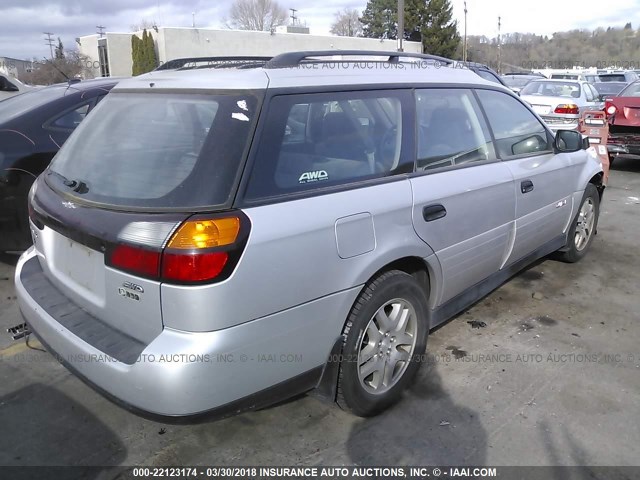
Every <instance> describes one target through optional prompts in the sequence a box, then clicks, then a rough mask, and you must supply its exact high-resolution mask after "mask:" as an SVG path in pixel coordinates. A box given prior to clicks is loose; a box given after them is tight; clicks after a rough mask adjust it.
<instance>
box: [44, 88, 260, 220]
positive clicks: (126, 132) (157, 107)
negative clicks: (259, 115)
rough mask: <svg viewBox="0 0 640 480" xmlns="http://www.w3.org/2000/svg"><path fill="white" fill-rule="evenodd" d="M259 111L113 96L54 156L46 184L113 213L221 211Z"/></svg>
mask: <svg viewBox="0 0 640 480" xmlns="http://www.w3.org/2000/svg"><path fill="white" fill-rule="evenodd" d="M256 108H257V99H256V98H255V97H254V96H252V95H249V94H242V95H200V94H164V93H145V94H142V93H111V94H109V95H107V97H106V98H105V100H103V101H102V102H101V103H100V104H99V105H98V106H97V107H96V108H95V109H94V111H93V112H92V114H91V115H89V116H88V117H87V120H86V121H84V122H83V123H82V124H81V125H80V127H79V128H78V129H77V130H76V132H75V133H74V134H73V135H72V136H71V137H70V138H69V140H68V141H67V143H65V144H64V146H63V147H62V149H61V150H60V151H59V152H58V154H57V155H56V157H55V158H54V160H53V162H52V164H51V166H50V168H49V172H48V175H47V177H46V178H47V181H48V182H49V183H50V184H52V185H53V186H54V187H55V188H57V189H59V190H61V191H65V192H67V193H69V194H71V195H74V196H76V197H78V199H80V200H87V201H89V202H97V203H100V204H103V205H107V206H109V205H112V206H115V207H118V208H122V207H133V208H160V209H164V208H185V207H187V208H191V207H210V206H217V205H223V204H225V203H226V202H227V201H228V199H229V197H230V195H231V190H232V186H233V184H234V180H235V179H236V177H237V174H238V171H239V168H240V165H241V163H242V161H241V160H242V157H243V155H244V152H245V149H246V147H247V144H248V141H249V138H250V132H251V129H252V127H253V123H254V119H255V117H256Z"/></svg>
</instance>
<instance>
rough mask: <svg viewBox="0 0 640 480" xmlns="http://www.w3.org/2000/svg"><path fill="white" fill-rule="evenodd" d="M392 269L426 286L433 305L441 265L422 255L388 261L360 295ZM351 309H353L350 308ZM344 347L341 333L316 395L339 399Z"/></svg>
mask: <svg viewBox="0 0 640 480" xmlns="http://www.w3.org/2000/svg"><path fill="white" fill-rule="evenodd" d="M436 269H438V270H436ZM391 270H400V271H402V272H405V273H407V274H409V275H411V276H412V277H413V278H414V279H415V280H416V281H417V282H418V284H420V286H422V287H423V288H424V292H425V302H426V305H427V306H430V305H432V302H434V301H435V298H434V297H435V294H436V289H435V286H436V285H437V284H438V283H437V282H438V280H437V273H436V271H439V265H434V264H433V263H432V262H429V261H427V260H426V259H424V258H422V257H418V256H411V255H409V256H405V257H401V258H398V259H396V260H393V261H391V262H388V263H387V264H385V265H384V266H382V267H380V268H379V269H378V270H376V271H375V272H374V273H373V274H372V275H371V276H370V278H369V279H368V280H367V282H366V283H365V284H364V285H363V286H362V289H361V290H360V292H358V297H359V296H360V294H361V293H362V292H363V291H364V290H365V289H366V288H367V286H368V285H369V284H370V283H371V282H372V281H373V280H374V279H375V278H377V277H379V276H380V275H382V274H384V273H385V272H388V271H391ZM358 297H356V300H355V301H357V298H358ZM354 303H355V302H354ZM352 307H353V306H352ZM349 311H351V309H349ZM347 321H348V315H347V317H345V319H344V324H346V322H347ZM429 322H430V318H429ZM430 327H431V326H430V325H429V326H428V327H427V328H429V329H430ZM342 347H343V339H342V336H341V335H340V336H339V337H338V338H336V341H335V343H334V344H333V347H332V348H331V352H330V353H329V358H328V359H327V362H326V363H325V366H324V369H323V372H322V376H321V378H320V381H319V382H318V385H317V387H316V389H315V390H314V394H315V395H317V396H319V397H320V398H322V399H325V400H329V401H331V402H335V401H336V399H337V387H338V373H339V365H340V362H337V361H335V360H336V359H338V358H340V357H341V355H342V354H343V350H342Z"/></svg>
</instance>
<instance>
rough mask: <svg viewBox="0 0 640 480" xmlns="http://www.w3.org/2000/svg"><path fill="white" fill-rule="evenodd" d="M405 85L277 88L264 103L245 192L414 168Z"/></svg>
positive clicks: (252, 195) (281, 190) (298, 188)
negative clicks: (283, 91) (306, 90)
mask: <svg viewBox="0 0 640 480" xmlns="http://www.w3.org/2000/svg"><path fill="white" fill-rule="evenodd" d="M410 98H411V95H410V93H409V92H408V91H372V92H344V93H340V92H336V93H328V94H307V95H281V96H276V97H274V98H273V99H272V100H271V102H270V105H269V107H268V112H267V118H266V121H265V128H264V130H263V131H262V134H261V137H260V140H259V141H258V144H257V149H256V155H255V159H254V163H253V165H254V166H253V170H252V172H251V175H250V177H249V182H248V186H247V192H246V195H245V197H246V198H247V199H248V200H251V199H257V198H263V197H272V196H278V195H283V194H288V193H297V192H304V191H308V190H313V189H317V188H323V187H329V186H336V185H342V184H348V183H353V182H358V181H362V180H367V179H374V178H380V177H385V176H389V175H393V174H395V173H408V172H410V171H412V170H413V161H412V160H411V155H410V152H409V148H406V145H405V144H406V138H405V135H404V133H403V132H404V130H403V125H409V126H410V125H411V122H410V112H409V110H408V109H407V108H406V107H405V105H407V102H408V101H409V99H410Z"/></svg>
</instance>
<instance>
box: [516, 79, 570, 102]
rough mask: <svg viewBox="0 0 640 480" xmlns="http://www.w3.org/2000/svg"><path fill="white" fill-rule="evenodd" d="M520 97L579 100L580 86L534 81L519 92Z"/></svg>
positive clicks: (568, 83)
mask: <svg viewBox="0 0 640 480" xmlns="http://www.w3.org/2000/svg"><path fill="white" fill-rule="evenodd" d="M520 95H537V96H543V97H566V98H580V84H579V83H576V82H549V81H544V80H542V81H538V80H535V81H533V82H530V83H529V84H527V86H526V87H524V88H523V89H522V90H521V91H520Z"/></svg>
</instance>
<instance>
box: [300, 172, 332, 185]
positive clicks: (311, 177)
mask: <svg viewBox="0 0 640 480" xmlns="http://www.w3.org/2000/svg"><path fill="white" fill-rule="evenodd" d="M320 180H329V174H328V173H327V172H326V171H325V170H316V171H315V172H305V173H303V174H302V175H300V178H299V179H298V182H299V183H311V182H319V181H320Z"/></svg>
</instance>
